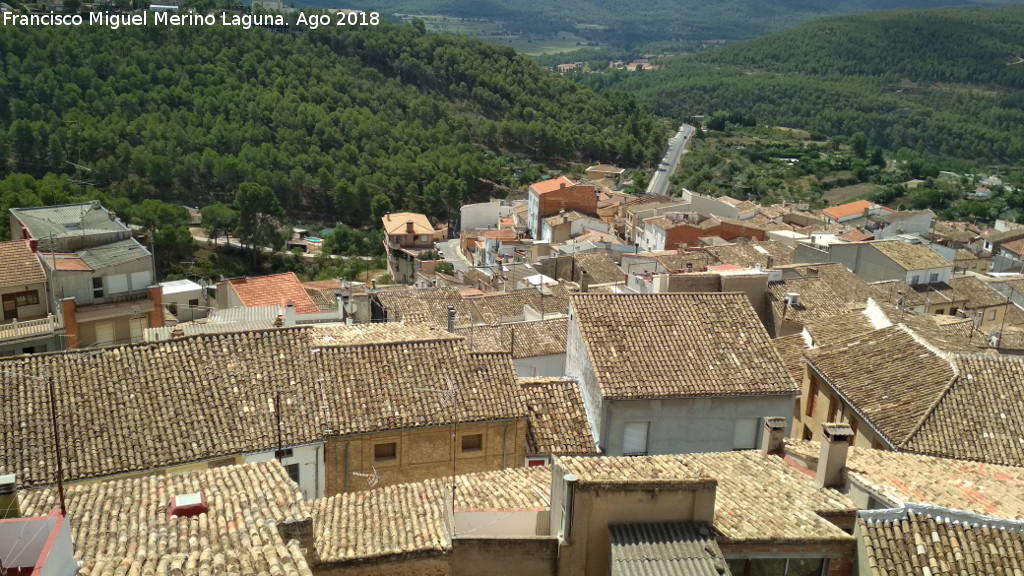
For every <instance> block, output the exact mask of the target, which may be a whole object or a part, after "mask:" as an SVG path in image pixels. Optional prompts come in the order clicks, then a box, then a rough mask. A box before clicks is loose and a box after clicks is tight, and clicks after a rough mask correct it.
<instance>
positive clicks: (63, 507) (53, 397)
mask: <svg viewBox="0 0 1024 576" xmlns="http://www.w3.org/2000/svg"><path fill="white" fill-rule="evenodd" d="M46 382H47V384H48V385H49V388H50V421H51V423H52V424H53V446H54V448H53V449H54V451H55V452H56V453H57V493H58V494H59V495H60V515H61V516H67V515H68V507H67V503H66V502H65V500H64V463H63V461H62V459H61V457H60V434H58V433H57V393H56V392H55V391H54V382H53V376H47V377H46Z"/></svg>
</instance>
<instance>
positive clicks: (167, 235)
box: [153, 226, 196, 278]
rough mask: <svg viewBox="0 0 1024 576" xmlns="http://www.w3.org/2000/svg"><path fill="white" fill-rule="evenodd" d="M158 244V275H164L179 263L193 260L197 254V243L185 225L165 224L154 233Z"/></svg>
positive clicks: (154, 238) (154, 240)
mask: <svg viewBox="0 0 1024 576" xmlns="http://www.w3.org/2000/svg"><path fill="white" fill-rule="evenodd" d="M153 243H154V244H155V245H156V250H155V251H156V268H157V275H158V276H159V277H161V278H162V277H164V276H165V275H166V274H167V272H168V271H169V270H170V269H171V268H173V267H174V266H177V265H178V264H180V263H182V262H184V261H187V260H191V259H192V258H193V257H194V256H195V254H196V243H195V241H194V240H193V239H192V235H191V234H190V233H189V231H188V228H187V227H185V226H164V227H162V228H160V229H159V230H157V231H156V233H155V234H154V235H153Z"/></svg>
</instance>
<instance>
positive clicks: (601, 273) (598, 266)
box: [573, 252, 626, 284]
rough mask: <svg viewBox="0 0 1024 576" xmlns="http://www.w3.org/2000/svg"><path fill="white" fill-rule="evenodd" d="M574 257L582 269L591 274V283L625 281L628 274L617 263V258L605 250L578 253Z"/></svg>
mask: <svg viewBox="0 0 1024 576" xmlns="http://www.w3.org/2000/svg"><path fill="white" fill-rule="evenodd" d="M573 258H575V259H576V263H577V264H578V265H579V267H580V269H581V270H585V271H586V272H587V275H588V276H590V283H591V284H614V283H622V282H624V281H625V278H626V275H625V274H624V273H623V272H622V270H621V269H620V268H619V267H618V266H617V265H616V264H615V260H612V257H611V256H609V255H608V254H605V253H604V252H591V253H589V254H577V255H576V256H574V257H573Z"/></svg>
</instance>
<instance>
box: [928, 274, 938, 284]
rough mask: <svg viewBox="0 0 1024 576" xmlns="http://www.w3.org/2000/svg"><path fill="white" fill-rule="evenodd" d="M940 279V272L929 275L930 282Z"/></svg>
mask: <svg viewBox="0 0 1024 576" xmlns="http://www.w3.org/2000/svg"><path fill="white" fill-rule="evenodd" d="M938 281H939V275H938V274H929V275H928V282H929V283H931V284H934V283H936V282H938Z"/></svg>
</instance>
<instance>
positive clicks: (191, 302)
mask: <svg viewBox="0 0 1024 576" xmlns="http://www.w3.org/2000/svg"><path fill="white" fill-rule="evenodd" d="M196 306H199V298H192V299H190V300H189V301H188V307H189V308H195V307H196Z"/></svg>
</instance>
